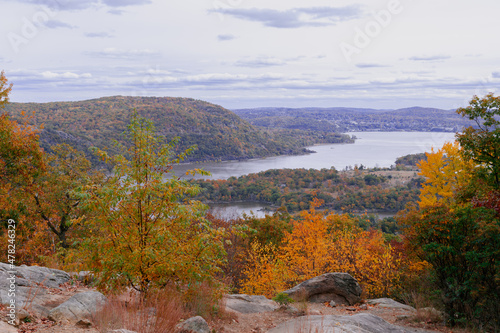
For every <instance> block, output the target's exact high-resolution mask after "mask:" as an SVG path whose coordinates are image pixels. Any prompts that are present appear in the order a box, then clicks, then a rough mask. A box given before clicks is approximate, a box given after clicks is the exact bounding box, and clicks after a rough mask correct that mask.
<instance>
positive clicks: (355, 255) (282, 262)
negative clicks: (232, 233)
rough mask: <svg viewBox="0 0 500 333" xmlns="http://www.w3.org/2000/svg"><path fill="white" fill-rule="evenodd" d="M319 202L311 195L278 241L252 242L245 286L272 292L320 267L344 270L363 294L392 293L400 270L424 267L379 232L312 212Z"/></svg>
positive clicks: (408, 271)
mask: <svg viewBox="0 0 500 333" xmlns="http://www.w3.org/2000/svg"><path fill="white" fill-rule="evenodd" d="M320 204H321V202H320V201H319V200H314V201H313V202H312V203H311V209H310V210H309V211H303V212H301V213H300V215H299V217H298V218H297V219H296V220H295V221H294V223H293V230H292V231H290V232H287V233H286V235H285V237H284V239H283V242H282V245H281V246H279V247H275V248H272V247H271V248H268V247H266V246H262V245H260V244H253V245H252V251H251V254H250V255H249V261H248V265H247V267H246V270H245V273H246V279H245V281H244V282H243V288H242V290H243V291H244V292H248V293H260V294H264V295H267V296H272V295H274V294H275V293H276V292H278V291H283V290H284V289H287V288H290V287H292V286H293V285H295V284H297V283H300V282H302V281H304V280H306V279H310V278H312V277H315V276H318V275H321V274H324V273H328V272H346V273H349V274H351V275H352V276H353V277H354V278H356V279H357V280H358V282H359V283H360V284H361V285H362V287H363V289H364V291H365V292H366V293H367V295H368V296H370V297H381V296H391V295H394V294H396V293H397V292H399V290H400V283H401V281H402V280H403V278H404V276H405V275H408V274H418V273H419V271H421V270H422V269H424V268H425V267H426V266H425V264H423V265H416V264H415V263H413V262H412V261H411V260H408V258H406V257H405V256H404V253H403V251H402V250H401V247H399V246H393V244H391V243H390V242H388V241H386V240H385V238H384V237H383V234H382V232H380V231H364V230H362V229H361V228H360V227H358V226H357V225H356V222H355V220H354V219H353V218H351V217H349V216H348V215H337V214H328V213H321V212H317V211H316V210H315V207H318V206H319V205H320ZM280 288H281V289H280Z"/></svg>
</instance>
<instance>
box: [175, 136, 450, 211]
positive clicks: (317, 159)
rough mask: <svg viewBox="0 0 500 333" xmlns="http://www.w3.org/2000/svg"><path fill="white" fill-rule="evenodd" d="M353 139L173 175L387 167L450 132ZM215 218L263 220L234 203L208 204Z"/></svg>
mask: <svg viewBox="0 0 500 333" xmlns="http://www.w3.org/2000/svg"><path fill="white" fill-rule="evenodd" d="M348 134H351V135H355V136H356V137H357V140H356V142H355V143H354V144H325V145H316V146H312V147H308V148H309V149H310V150H314V151H316V153H314V154H308V155H301V156H276V157H267V158H258V159H252V160H246V161H224V162H208V163H194V164H182V165H179V166H176V167H175V168H174V171H175V173H176V175H177V176H181V175H183V174H185V172H186V170H189V169H193V168H203V169H204V170H206V171H210V172H211V173H212V176H211V177H208V178H211V179H227V178H229V177H231V176H235V177H239V176H242V175H246V174H249V173H256V172H260V171H265V170H269V169H283V168H289V169H295V168H305V169H311V168H312V169H323V168H327V169H329V168H331V167H332V166H333V167H335V168H336V169H337V170H342V169H345V168H346V167H349V166H352V167H354V166H355V165H358V166H360V165H364V166H366V167H369V168H372V167H381V168H383V167H390V166H391V165H394V164H395V161H396V158H398V157H400V156H404V155H408V154H416V153H423V152H429V151H431V149H432V148H434V149H436V150H437V149H439V148H441V147H442V146H443V144H444V143H445V142H448V141H454V138H455V134H454V133H441V132H351V133H348ZM212 207H213V208H214V209H215V213H216V215H218V216H221V217H226V218H231V217H235V216H238V215H241V214H242V213H250V212H253V213H254V214H255V215H256V216H259V217H263V216H264V215H265V211H263V210H262V209H263V208H264V206H263V205H260V204H258V203H250V202H248V203H234V204H216V205H212Z"/></svg>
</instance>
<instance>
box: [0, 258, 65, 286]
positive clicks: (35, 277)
mask: <svg viewBox="0 0 500 333" xmlns="http://www.w3.org/2000/svg"><path fill="white" fill-rule="evenodd" d="M9 271H11V269H10V265H9V264H4V263H0V275H5V276H6V275H8V273H7V272H9ZM14 271H15V272H16V273H15V275H16V283H17V284H18V285H22V286H24V285H32V284H33V282H34V283H38V284H42V285H44V286H46V287H49V288H59V286H60V285H61V284H63V283H66V282H69V281H70V280H71V277H70V275H69V274H68V273H66V272H64V271H61V270H58V269H52V268H47V267H40V266H26V265H21V266H15V267H14Z"/></svg>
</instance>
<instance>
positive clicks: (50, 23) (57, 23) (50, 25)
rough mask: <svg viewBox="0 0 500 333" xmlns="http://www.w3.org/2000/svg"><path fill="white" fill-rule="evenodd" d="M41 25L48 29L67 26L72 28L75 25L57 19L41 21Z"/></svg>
mask: <svg viewBox="0 0 500 333" xmlns="http://www.w3.org/2000/svg"><path fill="white" fill-rule="evenodd" d="M43 25H44V26H45V27H47V28H49V29H58V28H67V29H74V28H76V26H74V25H71V24H68V23H65V22H62V21H58V20H48V21H46V22H44V23H43Z"/></svg>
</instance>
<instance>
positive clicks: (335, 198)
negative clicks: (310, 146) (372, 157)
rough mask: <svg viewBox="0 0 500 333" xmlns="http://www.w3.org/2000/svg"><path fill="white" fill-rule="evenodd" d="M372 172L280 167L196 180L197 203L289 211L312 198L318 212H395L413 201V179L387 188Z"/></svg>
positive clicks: (417, 186)
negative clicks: (318, 202)
mask: <svg viewBox="0 0 500 333" xmlns="http://www.w3.org/2000/svg"><path fill="white" fill-rule="evenodd" d="M387 180H388V178H387V177H385V176H383V175H378V174H376V173H375V172H374V171H372V170H366V171H359V170H358V173H353V172H338V171H337V170H335V169H334V168H331V169H322V170H315V169H309V170H306V169H280V170H267V171H263V172H259V173H257V174H249V175H245V176H241V177H238V178H236V177H231V178H229V179H227V180H196V181H195V182H196V183H197V184H199V185H200V187H201V188H202V191H201V193H200V194H199V195H198V197H197V198H198V199H200V200H202V201H212V202H231V201H257V202H262V203H266V204H271V205H274V206H278V207H285V208H286V209H287V210H288V211H289V212H295V211H300V210H305V209H309V207H310V206H309V203H310V202H311V201H312V200H313V198H318V199H321V200H322V201H323V202H324V203H323V205H322V208H329V209H332V210H337V211H340V210H342V211H344V212H355V211H358V212H359V211H361V212H363V211H365V210H386V211H398V210H401V209H404V207H405V205H406V203H408V202H414V201H416V200H417V198H418V193H419V189H420V182H419V181H409V182H407V183H406V184H400V185H391V184H390V183H389V182H388V181H387Z"/></svg>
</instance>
